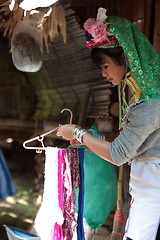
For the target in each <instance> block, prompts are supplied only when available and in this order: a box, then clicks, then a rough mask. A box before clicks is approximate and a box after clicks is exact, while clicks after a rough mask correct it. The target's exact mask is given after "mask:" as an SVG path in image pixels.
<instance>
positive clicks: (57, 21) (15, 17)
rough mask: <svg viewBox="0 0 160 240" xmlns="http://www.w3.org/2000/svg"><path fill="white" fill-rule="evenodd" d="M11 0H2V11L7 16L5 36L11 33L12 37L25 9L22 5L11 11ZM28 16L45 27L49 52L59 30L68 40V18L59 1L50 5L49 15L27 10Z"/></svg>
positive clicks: (45, 38)
mask: <svg viewBox="0 0 160 240" xmlns="http://www.w3.org/2000/svg"><path fill="white" fill-rule="evenodd" d="M15 2H16V4H18V6H19V0H15ZM10 3H11V2H10V1H3V0H0V12H3V14H4V15H5V16H6V15H7V17H5V21H4V28H5V30H4V37H6V36H7V34H8V35H9V37H12V33H13V30H14V28H15V26H16V24H17V22H18V21H20V20H22V19H23V18H24V10H23V9H22V8H20V7H17V8H16V9H14V10H13V11H10V9H9V5H10ZM27 18H29V19H32V20H33V22H35V23H36V25H37V27H39V26H41V28H42V29H43V39H44V42H45V46H46V49H47V52H49V45H50V42H53V40H54V38H55V37H57V36H58V34H59V32H60V33H61V35H62V38H63V41H64V43H66V41H67V37H66V18H65V10H64V8H63V7H62V6H61V5H60V3H59V2H57V3H55V4H53V5H52V6H50V12H49V15H47V16H46V15H45V13H44V12H41V11H39V12H36V13H33V11H27Z"/></svg>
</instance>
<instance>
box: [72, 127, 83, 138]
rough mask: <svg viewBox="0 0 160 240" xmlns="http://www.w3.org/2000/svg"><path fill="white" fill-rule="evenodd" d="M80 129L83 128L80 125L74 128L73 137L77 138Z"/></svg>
mask: <svg viewBox="0 0 160 240" xmlns="http://www.w3.org/2000/svg"><path fill="white" fill-rule="evenodd" d="M80 129H82V128H81V127H80V126H75V128H74V129H73V139H77V136H78V134H79V130H80Z"/></svg>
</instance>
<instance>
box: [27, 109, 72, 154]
mask: <svg viewBox="0 0 160 240" xmlns="http://www.w3.org/2000/svg"><path fill="white" fill-rule="evenodd" d="M64 111H68V112H70V121H69V123H70V124H71V123H72V119H73V114H72V111H71V110H70V109H69V108H64V109H62V110H61V113H63V112H64ZM61 126H62V125H61V124H59V126H58V127H56V128H54V129H51V130H50V131H48V132H46V133H43V134H41V135H39V136H37V137H34V138H31V139H29V140H26V141H25V142H24V143H23V147H24V148H25V149H32V150H36V152H37V153H41V152H42V150H45V148H46V147H45V146H44V143H43V140H44V137H45V136H47V135H49V134H50V133H52V132H55V131H56V130H58V129H59V128H60V127H61ZM35 140H38V141H39V142H41V145H42V147H27V146H26V144H27V143H30V142H33V141H35Z"/></svg>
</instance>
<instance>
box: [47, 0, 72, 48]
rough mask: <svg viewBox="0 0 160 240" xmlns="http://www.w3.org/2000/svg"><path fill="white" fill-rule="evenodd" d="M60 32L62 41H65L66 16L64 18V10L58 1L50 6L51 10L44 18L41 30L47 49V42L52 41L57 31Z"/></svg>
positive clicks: (56, 35)
mask: <svg viewBox="0 0 160 240" xmlns="http://www.w3.org/2000/svg"><path fill="white" fill-rule="evenodd" d="M59 31H60V33H61V35H62V38H63V41H64V43H65V44H66V42H67V36H66V18H65V10H64V8H63V7H62V6H61V5H60V4H59V3H58V4H55V5H54V6H53V7H52V12H51V14H50V16H49V17H48V18H47V19H46V21H45V22H44V24H43V32H44V42H45V45H46V48H47V51H49V46H48V43H49V42H53V40H54V38H55V37H58V33H59Z"/></svg>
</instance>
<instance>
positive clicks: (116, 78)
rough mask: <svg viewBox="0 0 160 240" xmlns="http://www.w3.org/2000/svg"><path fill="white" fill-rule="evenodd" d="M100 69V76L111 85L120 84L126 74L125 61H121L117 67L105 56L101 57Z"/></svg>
mask: <svg viewBox="0 0 160 240" xmlns="http://www.w3.org/2000/svg"><path fill="white" fill-rule="evenodd" d="M100 67H101V69H102V76H103V77H105V78H106V79H107V81H108V82H111V83H112V84H113V85H118V84H120V82H121V81H122V78H123V77H124V75H125V73H126V64H125V61H122V64H121V65H118V64H116V63H115V62H114V61H113V60H112V58H110V57H109V56H106V55H102V64H101V65H100Z"/></svg>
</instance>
